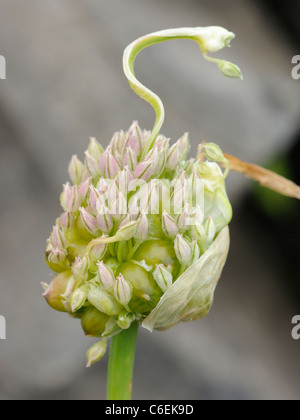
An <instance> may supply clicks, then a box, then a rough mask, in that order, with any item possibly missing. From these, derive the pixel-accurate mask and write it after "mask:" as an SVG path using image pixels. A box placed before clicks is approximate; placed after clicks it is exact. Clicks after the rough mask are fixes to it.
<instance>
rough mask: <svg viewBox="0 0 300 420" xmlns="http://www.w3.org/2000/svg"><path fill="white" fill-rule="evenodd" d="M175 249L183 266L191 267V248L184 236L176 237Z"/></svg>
mask: <svg viewBox="0 0 300 420" xmlns="http://www.w3.org/2000/svg"><path fill="white" fill-rule="evenodd" d="M174 249H175V253H176V255H177V258H178V260H179V262H180V264H181V265H183V266H187V265H189V264H190V262H191V257H192V255H191V246H190V244H189V243H188V242H187V241H186V240H185V239H184V238H183V236H182V235H177V236H176V239H175V244H174Z"/></svg>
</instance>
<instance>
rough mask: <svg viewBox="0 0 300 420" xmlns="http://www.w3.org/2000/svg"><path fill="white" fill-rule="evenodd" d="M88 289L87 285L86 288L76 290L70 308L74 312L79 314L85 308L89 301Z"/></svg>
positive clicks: (71, 298)
mask: <svg viewBox="0 0 300 420" xmlns="http://www.w3.org/2000/svg"><path fill="white" fill-rule="evenodd" d="M88 288H89V286H88V285H87V284H85V285H84V286H81V287H79V288H78V289H76V290H74V292H73V293H72V295H71V297H70V306H71V309H72V312H77V311H79V309H81V308H82V307H83V305H84V304H85V302H86V300H87V295H88Z"/></svg>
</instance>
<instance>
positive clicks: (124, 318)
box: [117, 311, 135, 330]
mask: <svg viewBox="0 0 300 420" xmlns="http://www.w3.org/2000/svg"><path fill="white" fill-rule="evenodd" d="M134 321H135V316H134V315H133V314H131V313H129V312H126V311H124V312H122V313H121V314H120V315H119V316H118V320H117V324H118V326H119V327H120V328H121V329H122V330H128V328H129V327H130V326H131V324H132V323H133V322H134Z"/></svg>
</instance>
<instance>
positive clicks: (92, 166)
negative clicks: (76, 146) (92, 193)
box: [85, 151, 101, 178]
mask: <svg viewBox="0 0 300 420" xmlns="http://www.w3.org/2000/svg"><path fill="white" fill-rule="evenodd" d="M85 166H86V168H87V170H88V173H89V174H90V176H91V177H92V178H97V177H99V176H100V175H101V173H100V169H99V160H97V159H96V158H95V157H94V156H92V155H91V154H90V153H89V152H88V151H86V152H85Z"/></svg>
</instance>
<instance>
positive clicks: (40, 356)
mask: <svg viewBox="0 0 300 420" xmlns="http://www.w3.org/2000/svg"><path fill="white" fill-rule="evenodd" d="M257 3H258V2H251V1H250V0H240V1H238V2H237V1H236V0H227V1H226V2H224V1H221V0H209V1H208V0H198V1H197V0H189V1H183V0H110V1H104V0H85V1H78V0H76V1H71V0H64V1H59V0H51V1H49V0H43V1H38V0H29V1H26V2H24V1H22V0H9V1H5V0H0V11H1V12H0V54H1V55H4V56H5V57H6V60H7V80H6V81H0V177H1V178H0V179H1V183H0V192H1V208H0V232H1V252H0V315H4V316H5V317H6V320H7V340H6V341H0V399H97V398H102V399H103V398H105V375H106V362H105V361H102V362H101V363H100V364H98V365H96V366H95V367H93V368H92V369H90V370H85V367H84V362H85V359H84V355H85V351H86V349H87V348H88V347H89V345H90V344H91V342H90V341H91V340H88V339H86V338H85V337H83V334H82V332H81V329H80V325H79V324H78V323H77V322H76V321H74V320H72V319H69V318H68V317H66V316H64V315H61V314H59V313H54V312H53V311H52V310H50V309H49V308H48V307H47V306H46V304H45V303H44V301H43V300H42V298H41V293H42V290H41V287H40V282H41V281H49V280H50V278H51V273H50V272H49V270H48V269H47V267H46V265H45V264H44V261H43V250H44V246H45V240H46V238H47V237H48V236H49V233H50V229H51V226H52V224H53V223H54V220H55V218H56V217H57V215H58V214H59V212H60V207H59V199H58V198H59V194H60V191H61V186H62V184H63V183H64V182H65V180H66V178H67V164H68V162H69V160H70V158H71V155H72V154H74V153H77V154H79V155H80V156H82V154H83V152H84V150H85V149H86V147H87V144H88V139H89V137H90V136H96V137H97V138H98V140H99V141H101V142H102V143H103V145H107V143H108V142H109V140H110V138H111V136H112V134H113V132H114V131H116V130H119V129H127V128H128V127H129V125H130V124H131V122H132V120H134V119H137V120H139V122H140V125H141V126H143V127H145V128H148V129H150V128H151V127H152V125H153V121H154V115H153V112H152V110H151V108H150V107H149V106H148V105H147V104H145V103H143V101H141V100H140V99H139V98H138V97H136V96H135V95H134V94H133V92H132V91H131V90H130V88H129V86H128V83H127V81H126V78H125V76H124V75H123V72H122V53H123V49H124V48H125V47H126V45H127V44H129V43H130V42H131V41H132V40H134V39H135V38H137V37H139V36H141V35H144V34H146V33H149V32H154V31H156V30H160V29H163V28H171V27H180V26H206V25H221V26H224V27H226V28H228V29H230V30H232V31H233V32H235V33H236V34H237V38H236V40H234V41H233V44H232V45H233V46H232V49H230V50H229V49H227V50H224V51H222V52H221V53H220V54H219V55H220V56H222V57H224V58H226V59H229V60H232V61H234V62H236V63H238V64H239V65H240V66H241V68H242V70H243V73H244V77H245V80H244V82H243V83H242V82H239V81H237V80H227V79H225V78H223V77H222V76H221V75H220V74H219V72H218V70H217V69H216V68H214V66H212V65H210V64H209V63H206V62H204V61H203V59H202V57H201V54H200V52H199V51H198V48H197V46H196V45H193V43H191V42H188V41H176V42H175V41H173V42H172V43H165V44H162V45H157V46H156V47H155V48H154V47H153V48H151V49H148V50H147V51H146V52H144V53H143V54H141V56H140V57H139V58H138V60H137V64H136V73H137V75H138V77H139V78H140V79H141V80H142V81H143V82H144V83H145V84H146V85H147V86H149V87H151V88H152V89H153V90H154V91H155V92H157V93H159V94H160V96H161V97H162V99H163V102H164V104H165V107H166V122H165V125H164V128H163V132H164V134H166V135H168V136H170V137H171V138H172V139H173V140H174V141H175V140H177V138H179V137H180V136H181V135H182V134H183V133H184V132H185V131H189V132H190V135H191V140H192V142H193V150H192V152H193V154H195V152H196V147H197V144H198V143H199V142H200V141H201V140H202V139H204V138H205V139H209V140H212V141H215V142H217V143H219V144H220V145H221V146H222V148H223V149H224V150H225V151H226V152H227V153H231V154H235V155H237V156H239V157H240V158H242V159H245V160H248V161H255V162H258V163H264V162H266V161H268V160H269V159H271V158H272V157H273V156H275V155H276V154H278V153H281V152H284V151H285V150H286V149H287V148H288V147H289V146H290V144H291V140H292V138H293V135H295V134H296V133H297V131H298V129H299V109H300V95H299V81H294V80H293V79H292V77H291V58H292V57H293V56H294V55H295V54H297V53H298V54H299V51H298V52H297V51H295V50H294V49H293V48H292V47H290V46H289V45H290V44H289V42H288V39H287V38H286V37H285V36H284V34H283V33H282V32H281V30H279V29H278V25H277V24H276V22H274V21H273V20H272V19H271V18H270V16H269V14H268V12H267V11H266V10H265V11H264V12H262V10H261V9H260V8H259V6H258V4H257ZM249 187H251V183H249V182H248V181H245V180H243V179H242V178H240V177H239V176H236V175H231V176H230V178H229V182H228V190H229V193H230V196H231V198H232V201H233V204H234V205H235V208H236V215H235V219H234V222H233V225H232V249H231V254H230V258H229V261H228V264H227V267H226V270H225V273H224V276H223V278H222V280H221V282H220V286H219V289H218V291H217V295H216V300H215V305H214V308H213V310H212V312H211V315H210V316H209V317H208V318H207V319H205V320H200V321H197V322H194V323H191V324H186V325H180V326H177V327H175V328H173V329H171V330H170V331H167V332H165V333H158V332H155V333H153V334H152V335H151V334H149V333H148V332H145V331H141V333H140V339H139V345H138V351H137V362H136V375H135V382H134V398H136V399H164V398H169V399H298V398H299V391H300V375H299V372H300V358H299V354H300V353H299V349H300V343H298V342H294V341H293V340H292V338H291V328H292V326H291V319H292V317H293V316H294V315H296V314H297V312H300V310H299V305H298V307H297V302H296V301H291V299H290V295H289V293H288V291H287V290H286V288H285V282H286V279H285V278H284V276H282V274H281V272H280V270H279V268H278V265H279V261H277V260H276V258H273V261H272V258H271V261H272V264H270V258H266V253H267V254H270V250H267V249H266V247H265V245H266V243H265V242H264V240H263V238H262V237H260V236H259V231H258V232H257V231H253V229H252V228H251V226H252V223H251V220H248V219H247V218H246V217H245V214H244V213H243V212H242V211H241V210H240V211H239V210H238V209H239V208H240V207H239V204H240V202H241V200H242V197H243V192H244V191H245V188H249ZM291 235H292V232H291ZM278 240H280V239H278ZM291 264H293V261H291ZM297 309H298V310H297Z"/></svg>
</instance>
